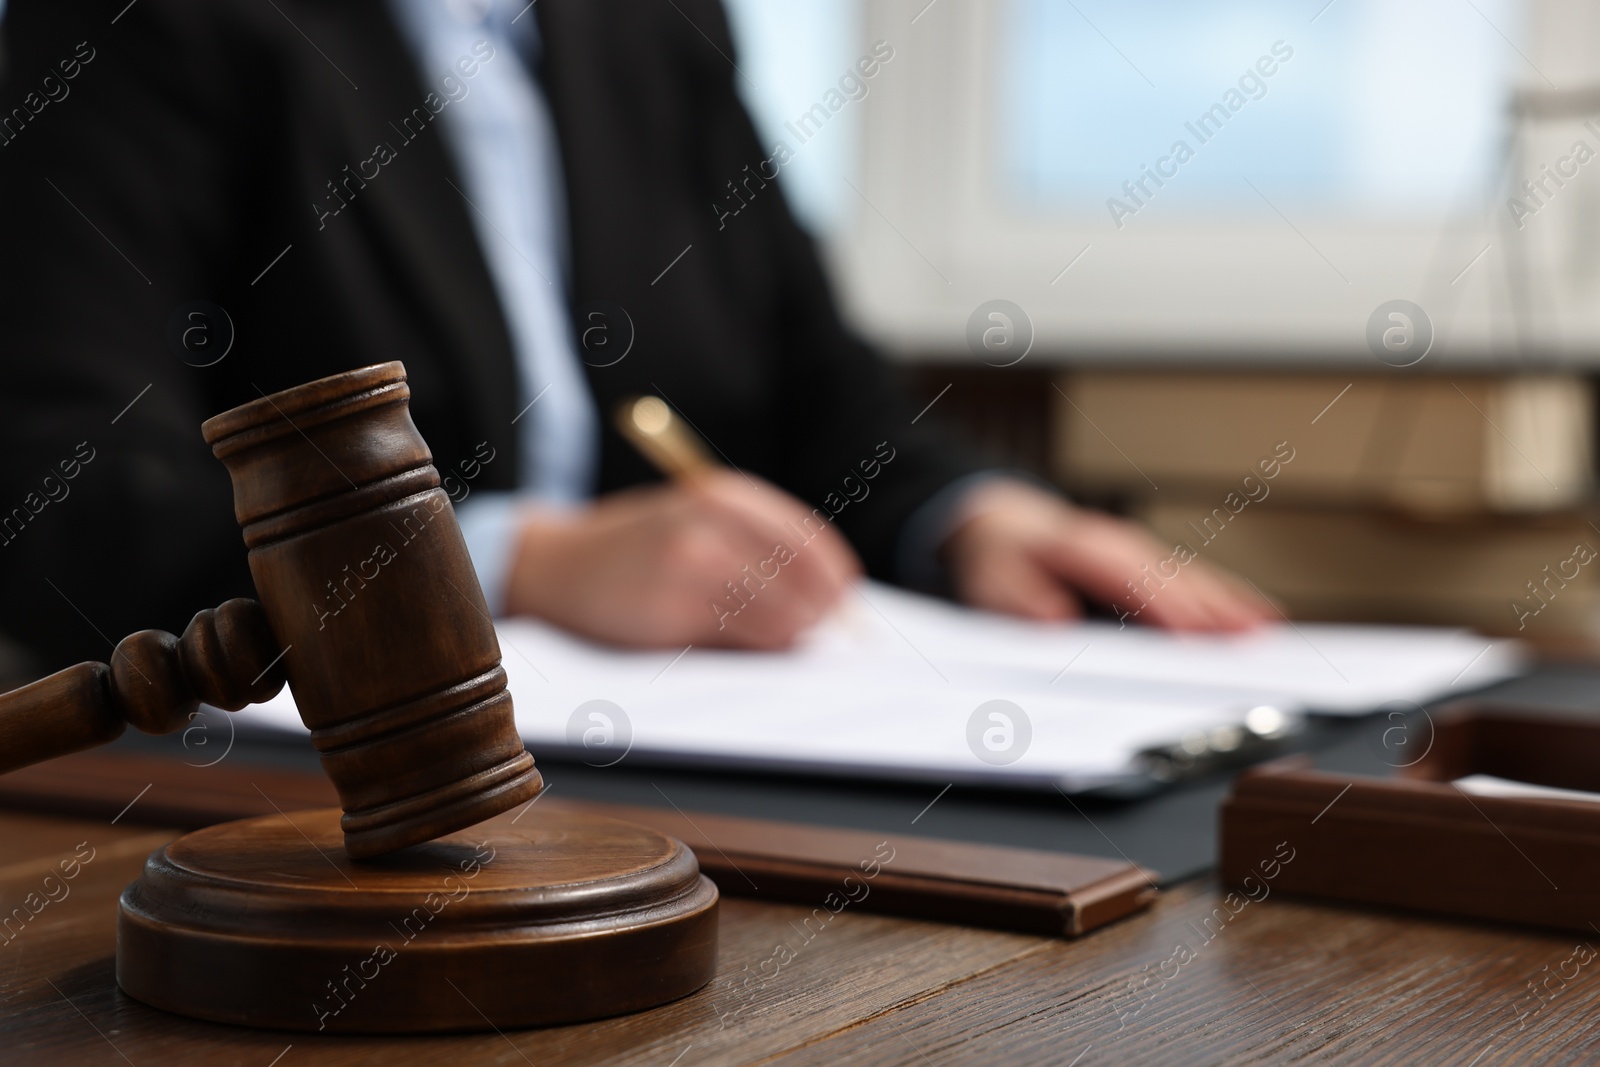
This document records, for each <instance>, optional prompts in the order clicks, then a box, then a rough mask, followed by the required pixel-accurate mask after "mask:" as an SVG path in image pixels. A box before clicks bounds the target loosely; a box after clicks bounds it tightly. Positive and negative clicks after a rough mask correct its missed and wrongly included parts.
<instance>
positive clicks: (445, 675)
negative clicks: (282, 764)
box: [0, 363, 543, 859]
mask: <svg viewBox="0 0 1600 1067" xmlns="http://www.w3.org/2000/svg"><path fill="white" fill-rule="evenodd" d="M410 396H411V391H410V388H409V386H408V385H407V382H406V374H405V368H404V367H403V366H402V365H401V364H399V363H384V364H379V365H377V366H373V367H366V368H363V369H361V370H355V371H350V372H347V373H344V374H339V375H335V376H333V377H331V378H324V379H322V380H320V381H316V382H311V383H309V384H307V385H302V386H299V387H297V388H293V389H289V390H287V391H285V392H282V393H276V394H273V395H271V396H263V397H261V398H260V399H259V400H254V401H251V402H250V403H247V404H244V405H242V406H240V407H237V408H234V409H233V410H231V411H228V412H225V413H223V414H221V415H218V416H216V417H215V418H212V419H210V420H208V421H207V422H206V423H205V424H204V426H203V427H202V432H203V433H204V435H205V440H206V442H207V443H208V444H209V445H210V446H211V449H212V452H213V453H214V454H215V455H216V457H217V458H218V459H220V460H221V461H222V462H223V463H224V464H226V466H227V468H228V472H229V474H230V475H231V477H232V480H233V492H234V514H235V516H236V517H237V519H238V521H239V525H240V526H241V527H243V530H244V540H245V545H246V547H247V548H248V550H249V562H250V573H251V576H252V577H253V578H254V580H255V586H256V590H257V593H258V595H259V596H260V601H259V602H257V601H254V600H248V599H236V600H229V601H227V602H226V603H224V604H222V605H221V606H219V607H217V608H214V609H208V610H205V611H201V612H200V613H199V614H198V615H196V616H195V617H194V620H193V621H192V622H191V623H190V624H189V626H188V628H187V629H185V630H184V632H183V635H182V636H181V637H174V636H173V635H172V634H170V633H166V632H163V631H160V630H142V631H140V632H139V633H136V634H133V635H132V636H130V637H127V638H125V639H124V640H123V641H122V642H121V643H119V644H118V645H117V646H116V649H115V650H114V651H113V652H112V654H111V661H110V663H109V665H108V664H105V663H80V664H78V665H76V666H74V667H69V668H68V669H66V670H64V671H60V672H58V673H56V674H53V675H51V676H49V677H48V678H44V679H41V680H40V681H37V682H34V683H33V684H32V685H29V686H25V687H23V688H21V689H18V690H15V691H14V692H11V693H8V694H5V695H4V696H0V773H4V772H6V771H9V770H13V769H15V768H17V767H21V766H25V765H27V764H30V763H37V762H40V761H42V760H46V759H51V758H53V757H56V756H61V755H65V754H67V753H70V752H76V751H78V750H80V749H84V748H89V747H91V746H94V745H99V744H104V743H106V742H108V741H111V740H113V739H115V738H116V737H117V736H119V735H120V734H121V733H122V731H123V729H124V727H125V726H126V725H127V724H129V723H131V724H133V726H135V727H136V728H138V729H140V730H142V731H144V732H146V733H153V734H163V733H169V732H172V731H174V730H178V729H181V728H182V727H183V726H184V724H185V723H187V722H189V721H190V718H191V716H192V715H193V714H194V712H195V711H196V710H198V708H199V705H200V703H201V702H204V703H206V704H210V705H213V706H215V707H218V708H222V709H224V710H227V711H237V710H238V709H240V708H242V707H244V706H245V705H247V704H252V703H258V702H260V701H263V700H266V699H269V698H270V697H272V696H273V695H275V694H276V693H277V692H278V691H279V690H280V689H281V688H282V687H283V684H284V681H285V679H287V681H288V684H289V688H290V690H291V692H293V694H294V698H295V704H296V706H297V707H298V708H299V711H300V716H301V718H302V719H303V720H304V722H305V724H306V726H308V727H309V728H310V729H311V740H312V743H313V744H314V745H315V746H316V748H317V750H318V752H319V753H320V755H321V759H322V765H323V768H324V769H325V770H326V771H327V773H328V776H329V777H330V778H332V779H333V783H334V786H335V787H336V788H337V790H338V793H339V800H340V804H341V807H343V809H344V816H343V818H342V819H341V820H340V826H341V828H342V830H343V834H344V843H345V849H346V851H347V852H348V853H349V854H350V855H351V856H352V857H355V858H358V859H360V858H370V857H375V856H379V855H381V854H384V853H387V852H392V851H394V850H396V849H400V848H404V847H406V846H408V845H414V844H418V843H420V842H423V841H428V840H432V839H434V838H436V837H440V836H442V835H444V834H447V833H450V832H451V831H454V830H458V829H461V828H464V827H467V826H471V825H474V824H476V823H478V822H481V821H483V820H484V819H487V818H490V817H491V816H493V815H496V814H498V813H500V812H502V811H505V810H507V809H508V808H511V807H513V806H515V805H517V804H520V803H523V802H525V801H528V800H531V799H532V798H533V797H535V796H537V795H538V794H539V792H540V790H541V789H542V788H543V782H542V781H541V779H540V776H539V772H538V771H537V770H536V769H535V768H534V765H533V757H532V756H530V755H529V754H528V753H527V751H526V750H525V749H524V748H523V745H522V740H521V738H520V737H519V736H518V734H517V730H516V724H515V722H514V721H513V717H512V706H511V696H510V694H509V693H508V692H507V690H506V675H505V671H504V670H503V669H502V668H501V666H500V646H499V643H498V642H497V641H496V639H495V632H494V626H493V623H492V621H491V619H490V616H489V608H488V605H487V604H486V603H485V601H484V597H483V591H482V589H481V588H480V587H479V585H478V580H477V576H476V574H475V573H474V571H473V568H472V562H471V560H470V558H469V557H468V555H467V548H466V543H465V542H464V541H463V539H462V536H461V530H460V527H459V526H458V524H457V522H456V518H455V513H454V511H453V509H452V508H451V506H450V502H449V498H448V496H447V495H446V493H445V492H444V490H443V489H442V488H441V487H440V481H439V473H438V471H437V470H435V469H434V466H433V457H432V455H431V453H430V452H429V450H428V447H427V445H426V444H425V443H424V442H423V439H422V436H421V435H420V434H419V433H418V432H417V428H416V426H415V425H414V424H413V423H412V421H411V412H410V405H409V402H410Z"/></svg>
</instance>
